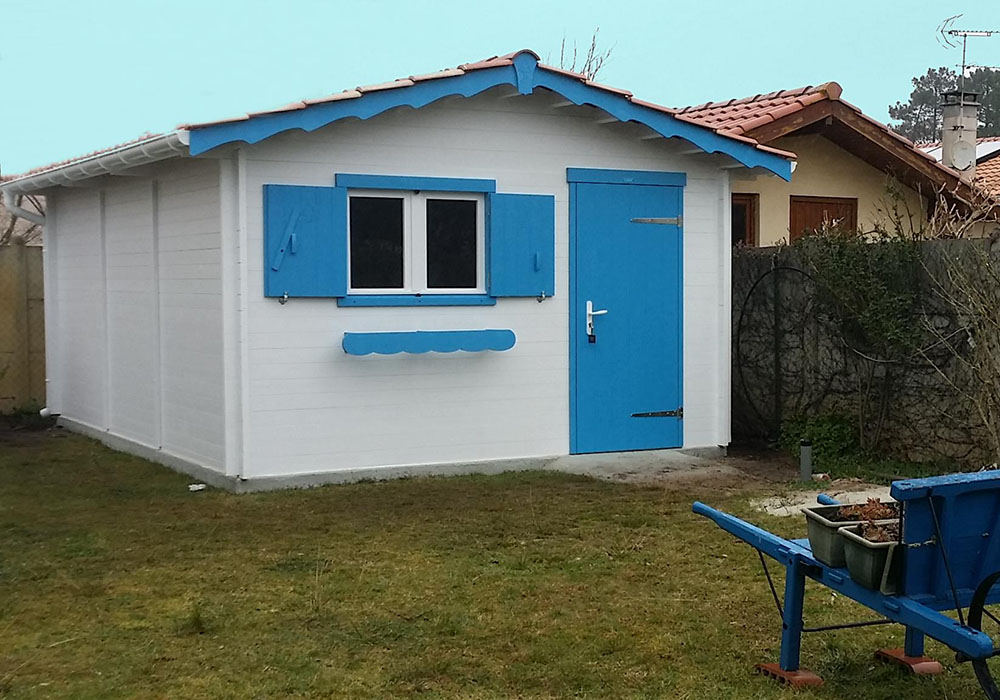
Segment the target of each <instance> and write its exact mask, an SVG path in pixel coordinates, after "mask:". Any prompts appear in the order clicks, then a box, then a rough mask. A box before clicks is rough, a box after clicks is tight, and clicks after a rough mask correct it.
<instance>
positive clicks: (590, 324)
mask: <svg viewBox="0 0 1000 700" xmlns="http://www.w3.org/2000/svg"><path fill="white" fill-rule="evenodd" d="M606 313H608V310H607V309H597V310H596V311H595V310H594V302H592V301H591V300H590V299H588V300H587V342H588V343H596V342H597V335H595V333H594V316H603V315H604V314H606Z"/></svg>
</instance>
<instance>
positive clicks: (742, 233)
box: [731, 201, 750, 245]
mask: <svg viewBox="0 0 1000 700" xmlns="http://www.w3.org/2000/svg"><path fill="white" fill-rule="evenodd" d="M731 211H732V219H733V245H741V244H743V245H745V244H746V242H747V240H748V238H749V236H748V235H747V234H748V233H749V228H750V217H749V216H747V214H748V212H747V205H746V203H745V202H737V201H734V202H733V206H732V210H731Z"/></svg>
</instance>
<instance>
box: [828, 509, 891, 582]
mask: <svg viewBox="0 0 1000 700" xmlns="http://www.w3.org/2000/svg"><path fill="white" fill-rule="evenodd" d="M840 536H841V538H842V539H843V542H844V558H845V559H846V561H847V570H848V572H850V574H851V578H852V579H853V580H854V581H855V582H856V583H859V584H860V585H862V586H864V587H865V588H870V589H872V590H876V591H881V592H882V593H884V594H886V595H894V594H896V593H897V592H898V591H897V588H898V579H899V566H900V560H901V557H898V556H896V550H897V546H898V545H899V543H900V541H901V538H900V521H899V520H892V521H888V522H885V521H882V522H876V521H871V520H869V521H866V522H863V523H861V524H859V525H851V526H849V527H842V528H840Z"/></svg>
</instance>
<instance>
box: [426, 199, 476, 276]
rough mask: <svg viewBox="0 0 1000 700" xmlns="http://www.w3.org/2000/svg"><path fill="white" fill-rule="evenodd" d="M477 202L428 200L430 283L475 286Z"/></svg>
mask: <svg viewBox="0 0 1000 700" xmlns="http://www.w3.org/2000/svg"><path fill="white" fill-rule="evenodd" d="M476 257H477V256H476V202H475V201H469V200H464V199H428V200H427V286H428V287H429V288H431V289H475V288H476V286H477V284H476V268H477V265H476Z"/></svg>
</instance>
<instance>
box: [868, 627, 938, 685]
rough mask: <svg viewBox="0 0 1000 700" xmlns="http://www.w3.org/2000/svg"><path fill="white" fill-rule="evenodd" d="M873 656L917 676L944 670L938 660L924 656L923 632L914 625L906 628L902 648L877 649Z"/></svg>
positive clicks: (935, 673) (934, 673)
mask: <svg viewBox="0 0 1000 700" xmlns="http://www.w3.org/2000/svg"><path fill="white" fill-rule="evenodd" d="M875 658H876V659H879V660H880V661H885V662H887V663H891V664H894V665H896V666H899V667H901V668H903V669H905V670H907V671H909V672H910V673H912V674H914V675H917V676H934V675H937V674H939V673H941V672H942V671H944V667H943V666H941V664H940V662H938V661H935V660H934V659H932V658H930V657H928V656H924V634H923V632H921V631H920V630H918V629H917V628H915V627H907V628H906V638H905V639H904V641H903V648H902V649H879V650H878V651H876V652H875Z"/></svg>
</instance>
